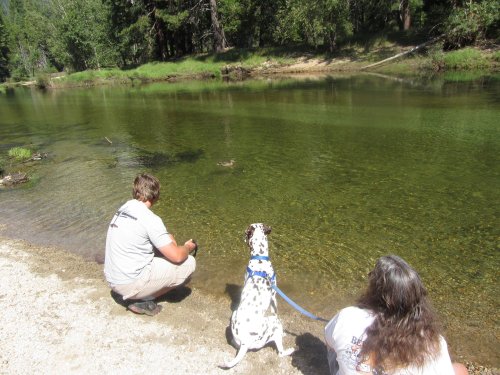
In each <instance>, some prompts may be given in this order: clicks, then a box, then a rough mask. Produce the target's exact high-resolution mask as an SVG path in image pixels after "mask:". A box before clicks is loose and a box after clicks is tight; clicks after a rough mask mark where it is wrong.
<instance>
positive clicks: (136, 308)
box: [127, 301, 161, 316]
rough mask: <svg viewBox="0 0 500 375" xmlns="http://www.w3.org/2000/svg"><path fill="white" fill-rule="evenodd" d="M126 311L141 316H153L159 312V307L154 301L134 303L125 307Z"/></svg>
mask: <svg viewBox="0 0 500 375" xmlns="http://www.w3.org/2000/svg"><path fill="white" fill-rule="evenodd" d="M127 309H128V310H130V311H132V312H134V313H136V314H141V315H144V314H146V315H149V316H155V315H156V314H158V313H159V312H160V311H161V306H160V305H157V304H156V303H155V302H154V301H141V302H134V303H131V304H130V305H128V306H127Z"/></svg>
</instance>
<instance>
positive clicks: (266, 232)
mask: <svg viewBox="0 0 500 375" xmlns="http://www.w3.org/2000/svg"><path fill="white" fill-rule="evenodd" d="M263 228H264V234H265V235H266V236H267V235H268V234H269V233H271V227H270V226H269V225H265V224H264V225H263Z"/></svg>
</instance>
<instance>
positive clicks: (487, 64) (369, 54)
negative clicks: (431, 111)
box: [0, 44, 500, 93]
mask: <svg viewBox="0 0 500 375" xmlns="http://www.w3.org/2000/svg"><path fill="white" fill-rule="evenodd" d="M415 48H416V46H400V45H396V44H391V45H389V46H381V47H375V48H372V49H370V50H364V51H361V50H359V49H357V50H342V51H340V52H339V54H338V56H337V57H334V56H329V57H328V56H325V55H317V54H312V53H308V54H303V53H302V54H301V53H294V52H291V53H290V54H288V55H285V56H281V55H276V54H275V55H273V54H272V53H269V54H267V55H266V57H265V59H263V56H260V60H263V61H260V62H258V63H255V62H252V60H253V59H252V58H247V59H245V58H243V57H242V56H241V57H240V59H237V60H238V61H226V62H219V63H209V62H207V63H205V64H203V63H202V64H201V67H200V66H197V67H196V68H191V70H190V68H189V67H188V68H186V69H169V68H166V69H165V71H164V72H163V73H160V74H154V75H148V74H146V73H141V72H139V70H140V69H141V68H142V67H144V66H142V67H138V68H137V69H133V70H119V69H102V70H99V71H85V72H78V73H73V74H66V73H64V72H62V73H54V74H41V75H39V76H38V77H37V78H36V79H34V80H31V81H25V82H16V83H12V82H11V83H4V84H0V93H1V92H2V91H3V92H5V91H6V90H8V89H9V88H15V87H18V86H35V87H38V88H41V89H61V88H76V87H93V86H100V85H123V84H132V85H134V84H145V83H154V82H179V81H184V80H190V81H192V80H213V79H224V80H229V81H240V80H245V79H248V78H259V77H269V76H278V75H283V74H288V75H294V74H325V73H338V72H341V73H359V72H373V73H379V74H386V75H391V76H396V77H406V76H429V75H439V74H444V73H453V72H458V73H460V72H462V73H465V72H471V71H479V72H481V73H482V74H497V73H498V72H500V57H499V56H500V47H498V46H496V45H493V46H489V47H483V48H470V47H468V48H464V49H462V50H458V52H459V51H466V50H472V51H476V52H477V53H478V54H479V55H478V56H480V57H481V59H482V60H483V61H484V64H483V66H482V68H477V67H475V68H474V67H471V68H470V69H468V68H463V69H450V68H446V66H445V65H443V64H442V62H439V61H437V60H436V56H437V55H438V54H436V53H424V54H422V53H410V54H409V55H407V56H406V55H404V53H406V52H409V51H411V50H413V49H415ZM453 53H457V51H449V52H442V53H440V57H439V58H440V59H444V56H446V55H449V54H453ZM235 55H236V56H238V55H239V53H238V52H235ZM398 55H401V56H400V57H398V58H395V59H394V60H391V61H387V62H385V63H382V64H380V65H377V66H374V67H371V68H369V69H367V67H369V66H371V65H373V63H375V62H377V63H380V62H382V61H384V60H385V59H387V58H388V57H396V56H398ZM210 56H211V55H198V56H193V58H195V59H200V61H208V59H209V57H210ZM212 57H213V56H212ZM216 57H217V58H216V59H215V60H221V61H223V60H224V59H223V58H219V57H218V56H216ZM232 59H234V56H233V58H232ZM182 61H185V60H178V61H177V62H176V61H174V62H165V63H160V62H158V63H153V65H154V66H155V67H161V66H162V65H167V64H170V66H176V67H178V66H180V65H181V64H182V63H183V62H182ZM146 65H149V66H151V64H146ZM178 71H182V72H181V73H179V72H178ZM76 76H78V79H74V77H76Z"/></svg>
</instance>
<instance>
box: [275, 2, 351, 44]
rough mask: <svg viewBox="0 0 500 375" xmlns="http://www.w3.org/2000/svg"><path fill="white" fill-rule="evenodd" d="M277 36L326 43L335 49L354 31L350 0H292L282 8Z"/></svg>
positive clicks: (281, 39) (292, 39)
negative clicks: (350, 16)
mask: <svg viewBox="0 0 500 375" xmlns="http://www.w3.org/2000/svg"><path fill="white" fill-rule="evenodd" d="M278 18H279V19H280V23H279V25H278V27H277V29H276V33H275V35H276V37H277V38H278V40H279V41H280V42H281V43H282V44H286V43H297V44H301V43H304V42H305V43H306V44H308V45H312V46H313V47H315V48H317V47H319V46H326V47H327V48H328V49H329V50H330V52H333V50H334V49H335V47H336V46H337V42H338V40H339V39H343V38H346V37H347V36H349V35H350V34H351V33H352V25H351V23H350V21H349V8H348V3H347V2H346V1H344V0H319V1H316V2H304V1H300V0H291V1H289V2H288V3H287V7H286V8H283V9H281V10H280V12H279V17H278Z"/></svg>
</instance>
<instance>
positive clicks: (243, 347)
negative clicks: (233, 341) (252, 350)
mask: <svg viewBox="0 0 500 375" xmlns="http://www.w3.org/2000/svg"><path fill="white" fill-rule="evenodd" d="M247 351H248V347H247V346H246V345H244V344H241V346H240V348H239V349H238V354H236V357H234V359H233V360H232V361H230V362H225V363H223V364H222V365H219V367H220V368H222V369H230V368H231V367H234V366H236V365H237V364H238V363H240V361H241V360H242V359H243V357H244V356H245V354H247Z"/></svg>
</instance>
